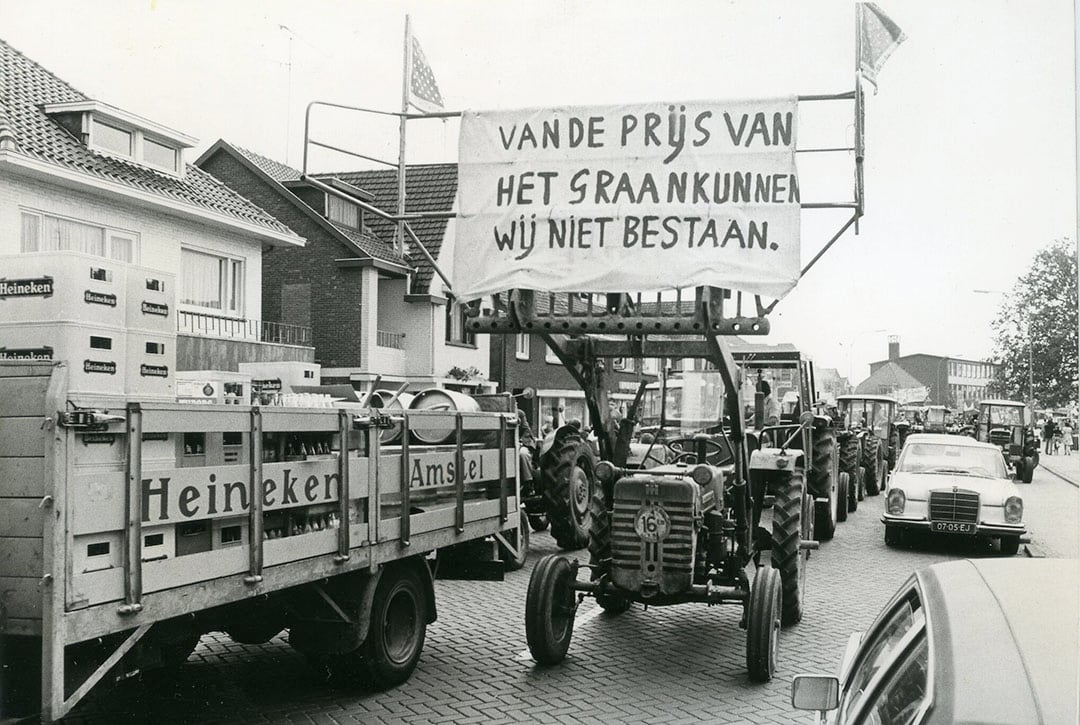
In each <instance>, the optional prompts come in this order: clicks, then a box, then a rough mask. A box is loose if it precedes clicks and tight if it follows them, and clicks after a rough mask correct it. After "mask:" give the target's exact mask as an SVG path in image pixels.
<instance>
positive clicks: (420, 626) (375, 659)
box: [360, 568, 428, 690]
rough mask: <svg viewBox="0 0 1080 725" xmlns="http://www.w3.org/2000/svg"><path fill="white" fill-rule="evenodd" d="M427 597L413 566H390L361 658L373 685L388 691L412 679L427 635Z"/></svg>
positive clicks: (379, 588)
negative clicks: (411, 676) (410, 677)
mask: <svg viewBox="0 0 1080 725" xmlns="http://www.w3.org/2000/svg"><path fill="white" fill-rule="evenodd" d="M427 621H428V613H427V598H426V597H425V595H424V586H423V583H422V582H421V581H420V577H419V576H418V575H417V574H416V572H415V571H414V570H413V569H412V568H396V569H395V568H389V569H387V570H386V571H384V572H383V575H382V576H381V577H380V578H379V583H378V584H377V585H376V589H375V597H374V599H373V600H372V605H371V628H370V630H369V631H368V635H367V638H366V639H365V640H364V644H363V645H361V647H360V650H361V652H360V660H361V662H362V663H363V666H364V669H366V670H367V673H368V675H369V676H370V677H371V682H372V685H373V686H374V687H375V688H376V689H379V690H386V689H389V688H391V687H394V686H396V685H400V684H401V683H402V682H405V680H407V679H409V676H410V675H411V674H412V672H413V670H414V669H416V663H417V662H418V661H419V660H420V652H421V651H423V649H424V637H425V636H426V634H427Z"/></svg>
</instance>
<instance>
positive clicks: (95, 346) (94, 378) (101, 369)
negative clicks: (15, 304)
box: [0, 321, 128, 396]
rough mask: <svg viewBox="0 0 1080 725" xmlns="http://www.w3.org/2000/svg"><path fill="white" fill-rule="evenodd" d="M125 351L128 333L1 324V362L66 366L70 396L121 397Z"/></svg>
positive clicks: (40, 324)
mask: <svg viewBox="0 0 1080 725" xmlns="http://www.w3.org/2000/svg"><path fill="white" fill-rule="evenodd" d="M127 347H128V341H127V333H126V332H124V331H123V330H122V329H121V328H119V327H107V326H104V325H90V324H79V323H69V322H33V323H26V322H7V321H4V322H0V360H13V361H18V360H23V361H28V362H29V361H44V360H54V361H60V362H65V363H67V365H68V369H69V370H70V372H69V375H68V390H69V391H70V392H72V393H92V394H100V395H113V396H122V395H123V394H124V386H125V379H126V378H125V376H126V374H127V361H126V358H127V354H128V353H127Z"/></svg>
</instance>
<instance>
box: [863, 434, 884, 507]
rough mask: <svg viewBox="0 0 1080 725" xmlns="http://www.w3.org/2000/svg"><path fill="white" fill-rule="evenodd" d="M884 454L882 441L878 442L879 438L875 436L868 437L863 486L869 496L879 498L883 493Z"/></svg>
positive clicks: (864, 445)
mask: <svg viewBox="0 0 1080 725" xmlns="http://www.w3.org/2000/svg"><path fill="white" fill-rule="evenodd" d="M882 453H883V452H882V450H881V441H879V440H878V438H877V436H876V435H873V434H870V435H868V436H866V441H865V442H864V444H863V459H862V464H863V467H864V468H865V469H866V479H865V480H864V481H863V485H864V487H865V488H866V495H867V496H877V495H878V494H879V493H881V474H882V470H881V469H882Z"/></svg>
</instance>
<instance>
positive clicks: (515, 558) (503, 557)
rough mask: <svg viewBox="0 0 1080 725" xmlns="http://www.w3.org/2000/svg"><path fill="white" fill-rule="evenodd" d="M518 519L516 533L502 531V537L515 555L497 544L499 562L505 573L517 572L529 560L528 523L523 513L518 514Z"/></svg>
mask: <svg viewBox="0 0 1080 725" xmlns="http://www.w3.org/2000/svg"><path fill="white" fill-rule="evenodd" d="M518 516H519V517H520V519H519V521H518V527H517V530H516V531H504V532H503V536H504V537H505V538H506V540H507V541H509V542H510V543H511V544H513V545H514V548H516V549H517V555H514V554H513V553H511V551H510V550H509V549H507V548H506V547H505V546H503V545H502V544H499V560H500V561H502V563H503V566H505V567H506V570H507V571H518V570H519V569H521V567H523V566H525V562H526V561H528V560H529V523H528V519H527V518H526V516H525V513H524V512H519V513H518Z"/></svg>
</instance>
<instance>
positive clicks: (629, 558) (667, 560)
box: [611, 501, 694, 572]
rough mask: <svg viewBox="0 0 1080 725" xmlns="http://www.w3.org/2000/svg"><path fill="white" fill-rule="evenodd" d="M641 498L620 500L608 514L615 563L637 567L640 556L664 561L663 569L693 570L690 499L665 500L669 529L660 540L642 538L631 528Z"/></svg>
mask: <svg viewBox="0 0 1080 725" xmlns="http://www.w3.org/2000/svg"><path fill="white" fill-rule="evenodd" d="M640 505H641V504H640V502H637V501H619V502H616V504H615V511H614V512H613V514H612V517H611V558H612V562H613V563H614V564H615V565H616V566H625V567H630V568H633V569H638V568H639V567H640V566H641V561H642V558H643V557H644V558H646V559H654V560H656V561H658V562H660V561H662V562H663V569H664V571H671V572H676V571H678V572H693V570H694V554H693V548H694V547H693V538H694V513H693V507H692V504H690V503H681V502H679V503H677V502H674V501H664V504H663V505H664V510H665V511H666V512H667V514H668V516H670V517H671V533H670V534H668V535H667V537H665V538H664V540H663V541H660V542H657V543H653V544H650V543H648V542H645V541H642V540H641V538H640V537H638V535H637V532H636V531H635V530H634V519H635V518H636V517H637V512H638V507H639V506H640Z"/></svg>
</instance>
